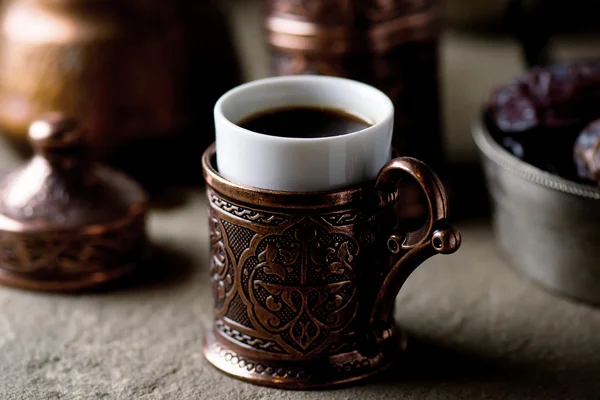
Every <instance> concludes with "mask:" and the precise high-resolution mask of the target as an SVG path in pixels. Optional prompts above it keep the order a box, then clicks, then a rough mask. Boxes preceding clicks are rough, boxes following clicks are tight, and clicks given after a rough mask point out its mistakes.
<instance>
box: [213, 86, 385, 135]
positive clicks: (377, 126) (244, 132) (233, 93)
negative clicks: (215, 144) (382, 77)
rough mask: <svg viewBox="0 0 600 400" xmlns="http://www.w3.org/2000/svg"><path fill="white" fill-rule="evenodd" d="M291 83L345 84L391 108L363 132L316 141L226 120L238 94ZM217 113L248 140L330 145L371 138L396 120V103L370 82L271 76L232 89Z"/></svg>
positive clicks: (223, 122) (217, 109) (218, 101)
mask: <svg viewBox="0 0 600 400" xmlns="http://www.w3.org/2000/svg"><path fill="white" fill-rule="evenodd" d="M289 82H293V83H309V82H310V83H314V82H322V83H324V84H326V83H332V82H337V83H342V82H343V83H344V84H347V85H351V86H354V87H356V88H360V89H361V90H365V91H369V92H371V93H372V94H374V95H375V96H377V97H379V98H380V99H381V101H382V103H383V104H385V105H386V107H387V108H388V112H387V113H386V115H385V117H384V118H381V119H380V120H379V121H375V122H374V123H373V125H370V126H368V127H366V128H364V129H361V130H358V131H355V132H350V133H346V134H343V135H337V136H326V137H316V138H298V137H284V136H274V135H266V134H263V133H260V132H255V131H251V130H249V129H246V128H242V127H241V126H239V125H238V124H237V123H235V122H233V121H231V120H230V119H228V118H227V117H225V114H224V113H223V106H224V104H226V102H227V101H228V100H229V99H230V98H231V97H233V96H236V95H238V94H239V93H240V92H243V91H246V90H249V89H253V88H256V87H258V86H263V85H266V84H273V83H275V84H276V83H289ZM213 111H214V117H215V119H216V120H218V122H220V123H222V124H224V125H225V126H226V127H227V128H229V129H233V130H235V131H236V132H237V133H238V134H241V135H246V136H248V137H254V138H256V137H260V138H261V139H268V140H271V141H274V142H279V143H286V144H294V143H296V144H300V143H302V144H318V143H329V142H334V141H339V140H341V138H344V139H347V138H348V137H351V136H357V135H369V134H370V133H371V132H373V131H376V130H379V129H380V128H381V126H382V125H384V124H385V123H388V122H389V121H390V120H392V119H393V117H394V104H393V102H392V100H391V99H390V98H389V96H388V95H386V94H385V93H383V92H382V91H381V90H379V89H377V88H375V87H374V86H371V85H368V84H366V83H363V82H360V81H357V80H353V79H347V78H341V77H335V76H326V75H308V74H303V75H286V76H274V77H269V78H262V79H257V80H253V81H250V82H246V83H244V84H241V85H239V86H236V87H234V88H232V89H230V90H228V91H227V92H225V93H224V94H223V95H222V96H221V97H220V98H219V99H218V100H217V102H216V104H215V106H214V110H213Z"/></svg>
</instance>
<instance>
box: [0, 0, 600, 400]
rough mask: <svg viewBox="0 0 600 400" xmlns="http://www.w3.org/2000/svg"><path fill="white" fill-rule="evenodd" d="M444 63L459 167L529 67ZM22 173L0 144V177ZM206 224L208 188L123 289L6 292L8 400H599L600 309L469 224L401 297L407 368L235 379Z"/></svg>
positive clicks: (460, 45) (2, 364) (251, 54)
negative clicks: (203, 345) (527, 275)
mask: <svg viewBox="0 0 600 400" xmlns="http://www.w3.org/2000/svg"><path fill="white" fill-rule="evenodd" d="M234 3H235V2H234ZM233 11H234V14H233V24H234V25H235V27H236V36H237V38H238V43H239V46H240V48H243V49H245V50H247V52H246V54H247V57H246V58H245V59H244V60H243V62H244V65H245V67H246V70H247V77H248V79H254V78H258V77H261V76H265V75H266V74H267V73H268V72H267V70H266V64H265V59H264V51H263V50H262V48H261V46H260V43H259V42H258V41H257V35H256V34H257V28H256V25H254V24H253V18H254V17H255V16H256V8H254V7H252V6H248V5H247V4H241V3H240V4H238V5H237V7H236V8H235V9H234V10H233ZM578 50H581V49H579V48H577V47H574V48H571V50H568V51H571V52H572V51H578ZM588 50H589V48H587V47H585V46H584V47H583V50H582V51H583V52H586V51H588ZM570 55H571V54H567V53H565V56H570ZM443 60H444V78H445V79H444V82H445V83H444V93H445V95H444V97H445V110H446V121H447V127H448V147H449V150H450V153H451V156H452V157H453V158H464V157H473V156H474V151H473V145H472V143H471V141H470V136H469V133H468V128H469V125H470V121H471V120H472V117H473V115H475V112H476V109H477V105H478V104H479V101H480V100H481V98H482V97H483V94H484V93H485V92H486V91H487V89H488V88H489V87H490V86H492V85H493V84H496V83H498V82H502V81H504V80H506V79H508V78H509V77H511V76H512V75H514V74H515V73H516V72H518V71H519V70H520V64H519V62H518V51H517V49H516V47H515V46H514V44H513V43H511V42H510V41H505V40H504V41H503V40H487V39H483V38H469V37H466V36H461V35H456V34H448V35H446V37H445V38H444V48H443ZM459 94H460V95H459ZM15 162H16V159H15V158H14V157H13V156H12V155H11V154H10V153H7V152H6V151H5V150H4V149H3V148H2V147H1V146H0V164H1V166H8V165H13V164H14V163H15ZM205 218H206V213H205V203H204V199H203V194H202V193H191V194H190V195H189V198H188V199H187V202H186V204H185V205H184V206H182V207H180V208H175V209H171V210H166V211H164V210H163V211H160V210H154V211H153V212H152V215H151V219H150V231H151V236H152V239H153V241H154V243H155V244H156V246H157V252H156V257H155V259H154V261H153V263H152V264H151V265H148V266H147V267H146V268H145V270H144V271H142V273H143V275H144V276H143V277H142V276H137V277H134V278H132V279H130V280H128V281H126V282H123V283H121V284H119V285H117V286H114V287H112V288H110V289H106V290H103V291H97V292H94V293H88V294H81V295H56V294H55V295H49V294H38V293H28V292H23V291H18V290H13V289H5V288H0V399H2V400H17V399H18V400H23V399H26V400H29V399H35V400H37V399H86V400H88V399H119V400H120V399H143V400H146V399H148V400H150V399H181V400H187V399H214V400H217V399H227V400H238V399H240V400H242V399H250V400H258V399H279V400H288V399H290V400H301V399H320V398H328V399H332V400H337V399H339V400H342V399H361V400H375V399H382V400H383V399H386V400H387V399H415V400H416V399H419V400H423V399H436V400H437V399H440V400H441V399H561V400H562V399H600V377H599V376H600V335H599V334H598V332H600V311H598V310H596V309H594V308H591V307H588V306H586V305H582V304H578V303H575V302H571V301H568V300H565V299H561V298H558V297H554V296H553V295H551V294H549V293H547V292H544V291H542V290H540V289H539V288H538V287H536V286H534V285H532V284H531V283H529V282H528V281H526V280H524V279H522V278H521V277H520V276H519V275H517V274H515V273H514V272H513V271H512V270H511V269H510V268H509V267H508V266H507V264H506V263H505V262H504V261H503V260H502V258H501V257H500V256H499V254H498V252H497V250H496V248H495V246H494V242H493V239H492V237H491V231H490V228H489V225H488V223H487V222H486V221H470V222H464V223H462V224H459V226H458V227H459V228H460V229H461V230H462V233H463V238H464V244H463V247H462V248H461V250H460V251H459V252H458V253H457V254H456V255H453V256H448V257H442V256H438V257H436V258H433V259H431V260H430V261H428V262H427V263H425V264H424V265H423V266H422V267H421V268H419V269H418V270H417V271H416V272H415V274H414V275H413V276H412V277H411V278H410V279H409V281H408V283H407V285H406V286H405V288H404V289H403V290H402V291H401V294H400V296H399V297H398V300H397V313H396V317H397V320H398V322H399V323H400V324H401V325H402V326H404V327H405V328H406V329H407V330H408V331H409V332H410V333H411V334H412V336H413V337H414V338H415V339H414V340H413V341H412V343H411V345H410V347H409V351H408V352H407V353H406V357H405V359H404V361H403V362H402V363H401V364H400V365H399V366H398V367H397V368H395V369H393V370H391V371H389V372H388V373H386V374H385V375H383V376H380V377H378V378H376V379H374V380H372V381H370V382H367V383H364V384H360V385H358V386H354V387H350V388H345V389H339V390H334V391H329V392H325V393H324V392H287V391H279V390H275V389H266V388H259V387H255V386H252V385H249V384H246V383H242V382H238V381H236V380H233V379H231V378H229V377H226V376H224V375H222V374H220V373H218V372H217V371H216V370H214V369H213V368H212V367H210V366H209V365H208V363H207V362H206V361H204V359H203V358H202V356H201V353H200V337H201V332H202V330H203V329H204V328H206V327H207V326H208V325H209V324H210V310H211V298H210V290H209V288H210V286H209V281H208V279H209V278H208V267H207V259H208V255H207V250H208V245H207V230H206V219H205Z"/></svg>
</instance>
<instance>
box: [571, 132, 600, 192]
mask: <svg viewBox="0 0 600 400" xmlns="http://www.w3.org/2000/svg"><path fill="white" fill-rule="evenodd" d="M573 152H574V159H575V165H576V166H577V175H578V176H579V177H580V178H582V179H587V180H590V181H595V182H596V183H598V184H600V120H596V121H594V122H592V123H591V124H589V125H588V126H587V127H586V128H585V129H584V130H583V131H582V132H581V133H580V134H579V136H578V137H577V140H576V141H575V146H574V151H573Z"/></svg>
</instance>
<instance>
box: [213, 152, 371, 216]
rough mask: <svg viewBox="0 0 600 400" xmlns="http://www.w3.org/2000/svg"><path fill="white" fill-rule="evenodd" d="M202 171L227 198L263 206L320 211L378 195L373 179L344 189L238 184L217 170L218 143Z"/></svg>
mask: <svg viewBox="0 0 600 400" xmlns="http://www.w3.org/2000/svg"><path fill="white" fill-rule="evenodd" d="M202 172H203V175H204V180H205V181H206V184H207V186H208V187H209V188H211V189H212V190H214V191H216V192H218V193H219V194H221V195H223V196H224V197H226V198H229V199H232V200H235V201H238V202H242V203H247V204H256V205H260V206H264V207H273V208H275V207H276V208H286V209H290V210H293V209H302V210H306V209H314V210H321V209H328V208H335V207H340V206H344V205H348V204H350V203H353V202H356V201H364V200H367V199H373V196H374V195H375V181H372V180H371V181H366V182H361V183H358V184H355V185H352V186H348V187H345V188H341V189H333V190H327V191H305V192H293V191H284V190H272V189H262V188H257V187H254V186H249V185H244V184H240V183H235V182H233V181H231V180H229V179H227V178H225V177H224V176H223V175H221V174H220V173H219V172H218V170H217V168H216V144H215V143H212V144H211V145H210V146H209V147H208V148H207V149H206V150H205V151H204V154H203V155H202Z"/></svg>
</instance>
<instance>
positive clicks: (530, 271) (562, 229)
mask: <svg viewBox="0 0 600 400" xmlns="http://www.w3.org/2000/svg"><path fill="white" fill-rule="evenodd" d="M473 137H474V140H475V143H476V144H477V147H478V148H479V150H480V152H481V156H482V162H483V167H484V171H485V177H486V181H487V182H486V184H487V187H488V190H489V192H490V196H491V203H492V210H493V225H494V230H495V233H496V236H497V240H498V242H499V245H500V247H501V248H502V250H503V251H504V253H505V254H506V257H507V258H508V261H509V262H510V263H511V264H512V265H513V266H514V267H515V268H517V269H518V270H519V271H521V272H522V273H523V274H525V275H526V276H528V277H530V278H532V279H533V280H534V281H536V282H538V283H540V284H541V285H543V286H544V287H546V288H548V289H550V290H552V291H556V292H559V293H561V294H563V295H567V296H570V297H574V298H577V299H579V300H582V301H585V302H589V303H595V304H600V188H598V187H595V186H590V185H585V184H580V183H576V182H572V181H569V180H567V179H564V178H561V177H559V176H557V175H554V174H551V173H549V172H546V171H543V170H541V169H539V168H536V167H534V166H532V165H530V164H528V163H526V162H524V161H522V160H520V159H518V158H517V157H515V156H513V155H512V154H510V153H509V152H508V151H506V150H505V149H504V148H503V147H502V146H500V144H498V143H497V142H496V141H495V140H494V139H493V138H492V136H491V135H490V133H489V132H488V130H487V128H486V127H485V125H484V124H483V122H480V123H478V124H476V125H475V127H474V128H473Z"/></svg>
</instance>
